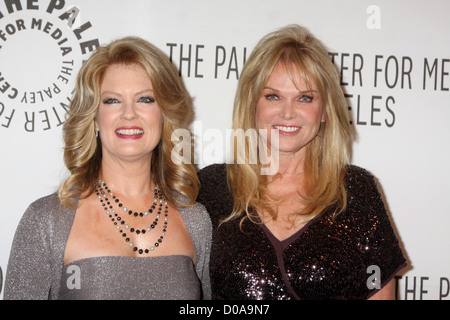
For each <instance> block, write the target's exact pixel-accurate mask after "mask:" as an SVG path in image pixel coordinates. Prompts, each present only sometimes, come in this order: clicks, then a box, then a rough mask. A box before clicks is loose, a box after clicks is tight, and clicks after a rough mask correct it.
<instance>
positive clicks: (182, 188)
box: [59, 37, 199, 207]
mask: <svg viewBox="0 0 450 320" xmlns="http://www.w3.org/2000/svg"><path fill="white" fill-rule="evenodd" d="M114 64H124V65H134V64H135V65H140V66H141V67H143V68H144V69H145V71H146V72H147V74H148V76H149V78H150V80H151V82H152V86H153V91H154V94H155V100H156V101H157V102H158V105H159V107H160V108H161V112H162V114H163V124H162V135H161V140H160V142H159V144H158V145H157V146H156V148H155V150H154V151H153V155H152V159H151V161H152V166H151V171H152V172H151V174H152V178H153V179H154V181H155V183H157V184H158V185H159V187H160V188H161V190H162V192H163V194H164V196H165V197H166V199H167V200H168V201H170V202H172V203H174V202H177V201H176V198H175V197H174V195H173V193H172V192H173V191H177V192H179V193H181V194H183V195H185V196H187V197H188V199H189V201H188V203H180V204H181V205H185V204H186V205H188V204H192V203H194V201H195V199H196V197H197V194H198V189H199V181H198V178H197V172H196V169H195V167H194V165H193V164H192V163H193V162H192V161H190V163H184V162H188V161H184V162H183V163H181V164H175V163H174V162H173V161H172V157H171V152H172V149H173V147H174V143H173V142H172V140H171V136H172V132H173V131H174V130H176V129H178V128H182V129H186V130H187V127H188V125H189V123H190V122H191V121H192V120H193V108H192V99H191V97H190V96H189V94H188V92H187V90H186V88H185V86H184V84H183V82H182V79H181V77H180V76H179V73H178V70H177V69H176V68H175V67H174V65H173V64H172V63H171V62H170V60H169V58H168V57H167V56H166V55H165V54H164V53H163V52H162V51H160V50H159V49H157V48H156V47H155V46H153V45H152V44H150V43H148V42H147V41H145V40H143V39H140V38H136V37H125V38H122V39H119V40H116V41H113V42H112V43H110V44H109V45H105V46H101V47H99V48H97V50H96V51H95V52H94V53H93V54H92V55H91V57H90V58H89V59H88V60H87V61H85V62H84V63H83V65H82V67H81V69H80V71H79V73H78V77H77V82H76V88H75V94H74V96H73V99H72V101H71V104H70V110H69V111H68V114H67V118H66V121H65V123H64V126H63V137H64V143H65V148H64V162H65V164H66V167H67V168H68V170H69V171H70V176H69V177H68V178H67V179H66V180H65V181H64V182H63V183H62V184H61V186H60V188H59V197H60V200H61V203H62V204H63V205H64V206H66V207H73V203H74V202H73V200H75V199H77V197H78V196H79V195H80V194H81V193H83V192H86V191H88V194H90V193H92V192H93V191H94V188H95V185H96V182H97V180H98V178H99V171H100V166H101V159H102V146H101V140H100V137H96V134H95V128H94V118H95V116H96V114H97V109H98V106H99V104H100V86H101V83H102V80H103V76H104V73H105V70H106V69H107V68H108V67H109V66H111V65H114ZM191 160H192V159H191Z"/></svg>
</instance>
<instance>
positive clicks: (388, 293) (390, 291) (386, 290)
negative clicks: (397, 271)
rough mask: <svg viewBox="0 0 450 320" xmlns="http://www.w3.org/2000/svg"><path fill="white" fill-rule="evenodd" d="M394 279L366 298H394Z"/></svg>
mask: <svg viewBox="0 0 450 320" xmlns="http://www.w3.org/2000/svg"><path fill="white" fill-rule="evenodd" d="M394 299H395V298H394V279H392V280H391V281H389V282H388V283H387V284H386V285H385V286H384V287H383V288H381V289H380V290H378V291H377V293H375V294H374V295H373V296H371V297H370V298H369V299H368V300H394Z"/></svg>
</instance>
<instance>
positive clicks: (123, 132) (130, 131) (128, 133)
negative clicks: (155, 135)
mask: <svg viewBox="0 0 450 320" xmlns="http://www.w3.org/2000/svg"><path fill="white" fill-rule="evenodd" d="M116 132H117V134H120V135H124V136H135V135H138V134H143V133H144V130H141V129H120V130H116Z"/></svg>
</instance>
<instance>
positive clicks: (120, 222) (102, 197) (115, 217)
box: [95, 180, 168, 254]
mask: <svg viewBox="0 0 450 320" xmlns="http://www.w3.org/2000/svg"><path fill="white" fill-rule="evenodd" d="M95 193H96V194H97V197H98V199H99V201H100V204H101V206H102V207H103V208H104V210H105V211H106V214H107V215H108V216H109V218H110V219H111V221H112V222H113V224H114V225H115V226H116V229H117V230H118V231H119V232H120V233H121V234H122V237H123V238H125V241H126V242H127V243H128V245H129V246H130V247H131V248H132V249H133V251H137V252H138V253H139V254H143V253H149V252H150V251H153V250H155V248H157V247H159V245H160V244H161V242H162V240H163V238H164V236H165V234H166V230H167V213H168V205H167V201H166V199H165V198H164V197H163V195H162V192H161V190H159V188H158V187H157V186H155V189H154V193H155V199H154V201H153V205H152V206H151V207H150V209H149V210H148V211H146V212H144V213H142V212H141V213H139V214H138V213H137V212H136V211H134V213H133V210H128V209H127V208H126V207H125V206H124V205H123V204H122V203H121V202H120V200H119V199H118V198H117V197H116V196H115V195H113V193H112V192H111V190H110V189H109V188H108V186H107V185H106V182H104V181H102V180H98V185H97V188H96V189H95ZM108 196H111V198H112V199H113V203H116V204H117V206H118V207H119V208H120V209H119V211H120V210H122V211H124V212H127V211H128V214H129V215H132V216H135V217H144V216H147V215H148V214H150V213H152V212H153V210H155V208H156V205H157V204H158V202H159V208H158V212H157V214H156V217H155V220H154V221H153V222H152V224H151V225H150V226H149V227H147V228H144V229H135V228H133V227H130V226H129V225H128V224H127V223H126V222H125V220H124V219H123V218H122V217H121V216H120V215H119V214H118V213H117V212H116V210H115V209H114V207H113V203H111V201H110V200H109V198H108ZM163 202H164V205H165V209H164V225H163V230H162V234H161V236H160V237H159V239H158V240H157V241H156V242H155V243H154V245H153V246H151V247H150V248H148V249H140V248H138V247H137V246H134V244H133V243H132V242H130V238H129V237H128V236H127V233H126V232H127V231H130V232H131V233H136V235H139V234H145V233H146V232H149V231H151V230H153V229H154V228H155V227H156V225H157V224H158V221H159V218H160V215H161V211H162V205H163ZM123 228H124V229H123Z"/></svg>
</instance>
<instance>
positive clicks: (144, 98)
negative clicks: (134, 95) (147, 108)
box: [103, 96, 155, 104]
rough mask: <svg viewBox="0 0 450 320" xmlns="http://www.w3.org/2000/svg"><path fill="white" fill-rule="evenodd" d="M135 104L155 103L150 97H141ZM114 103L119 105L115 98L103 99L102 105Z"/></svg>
mask: <svg viewBox="0 0 450 320" xmlns="http://www.w3.org/2000/svg"><path fill="white" fill-rule="evenodd" d="M137 102H143V103H154V102H155V98H153V97H151V96H142V97H140V98H139V99H138V100H137ZM115 103H120V100H119V99H116V98H106V99H103V104H115Z"/></svg>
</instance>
